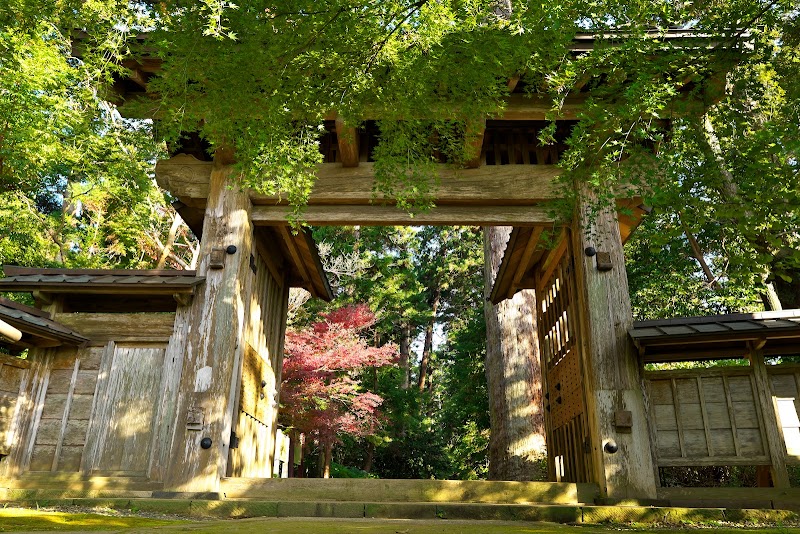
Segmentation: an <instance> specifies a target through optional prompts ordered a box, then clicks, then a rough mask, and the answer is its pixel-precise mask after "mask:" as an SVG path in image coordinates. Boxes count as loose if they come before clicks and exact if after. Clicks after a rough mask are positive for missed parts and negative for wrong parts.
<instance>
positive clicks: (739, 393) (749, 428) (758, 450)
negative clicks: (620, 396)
mask: <svg viewBox="0 0 800 534" xmlns="http://www.w3.org/2000/svg"><path fill="white" fill-rule="evenodd" d="M645 378H646V381H647V383H648V389H649V397H650V408H651V417H652V420H653V421H655V432H656V452H657V458H658V465H659V466H660V467H667V466H702V465H768V464H769V463H770V456H769V447H768V441H767V436H766V433H765V425H764V414H763V413H762V410H761V407H760V404H759V400H758V397H757V396H756V393H757V388H756V382H755V377H754V373H753V369H752V367H715V368H709V369H690V370H680V371H654V372H648V373H646V374H645Z"/></svg>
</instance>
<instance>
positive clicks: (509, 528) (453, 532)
mask: <svg viewBox="0 0 800 534" xmlns="http://www.w3.org/2000/svg"><path fill="white" fill-rule="evenodd" d="M225 530H235V531H236V532H237V533H242V534H248V533H254V534H255V533H263V532H270V533H275V534H283V533H286V534H289V533H291V534H294V533H298V532H313V533H314V534H327V533H330V534H340V533H341V534H344V533H359V532H363V533H370V534H371V533H376V534H457V533H458V534H461V533H463V534H471V533H475V534H478V533H480V534H506V533H509V534H510V533H537V534H550V533H559V534H605V533H611V532H630V533H650V532H657V533H663V532H667V531H674V530H675V527H674V526H673V527H670V528H640V527H631V526H619V525H609V526H571V525H559V524H550V523H527V522H504V521H442V520H401V519H308V518H255V519H238V520H223V521H220V520H212V521H190V520H185V519H177V518H167V517H164V518H153V517H143V516H140V515H124V516H123V515H107V514H90V513H69V512H56V511H45V510H29V509H22V508H4V509H0V532H34V531H39V532H41V531H49V532H85V531H103V532H122V531H128V532H192V533H196V534H200V533H216V532H222V531H225ZM683 530H684V531H685V532H704V531H706V530H711V531H713V534H741V533H742V531H743V530H745V531H746V532H752V533H764V534H767V533H768V534H800V528H797V527H790V528H789V527H784V526H770V527H761V528H757V527H753V526H744V525H724V526H720V525H717V524H709V525H693V526H691V527H687V528H685V529H683Z"/></svg>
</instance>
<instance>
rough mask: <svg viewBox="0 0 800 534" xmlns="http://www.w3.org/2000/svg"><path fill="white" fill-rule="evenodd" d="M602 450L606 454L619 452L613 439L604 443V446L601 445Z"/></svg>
mask: <svg viewBox="0 0 800 534" xmlns="http://www.w3.org/2000/svg"><path fill="white" fill-rule="evenodd" d="M603 450H604V451H606V452H607V453H608V454H614V453H615V452H617V451H618V450H619V445H617V442H616V441H614V440H613V439H610V440H608V441H606V444H605V445H603Z"/></svg>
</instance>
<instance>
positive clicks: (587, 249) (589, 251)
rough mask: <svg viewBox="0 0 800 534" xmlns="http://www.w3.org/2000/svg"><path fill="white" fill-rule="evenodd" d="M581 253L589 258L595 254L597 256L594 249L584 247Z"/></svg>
mask: <svg viewBox="0 0 800 534" xmlns="http://www.w3.org/2000/svg"><path fill="white" fill-rule="evenodd" d="M583 253H584V254H586V255H587V256H589V257H590V258H591V257H592V256H594V255H595V254H597V250H595V248H594V247H586V248H585V249H583Z"/></svg>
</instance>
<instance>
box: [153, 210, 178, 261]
mask: <svg viewBox="0 0 800 534" xmlns="http://www.w3.org/2000/svg"><path fill="white" fill-rule="evenodd" d="M181 222H183V219H181V216H180V215H178V213H177V212H175V218H174V219H172V225H171V226H170V228H169V233H168V234H167V241H166V243H164V246H163V247H162V249H161V254H159V256H158V263H157V264H156V269H163V268H164V266H165V265H166V264H167V259H168V258H169V254H170V252H171V251H172V246H173V245H174V244H175V237H176V236H177V235H178V229H179V228H180V227H181Z"/></svg>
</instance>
